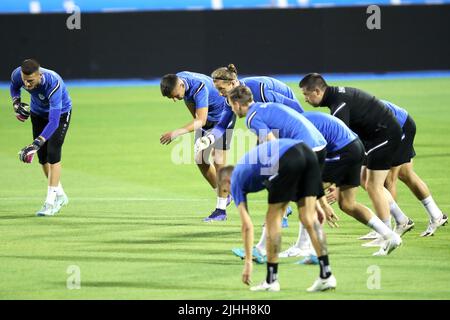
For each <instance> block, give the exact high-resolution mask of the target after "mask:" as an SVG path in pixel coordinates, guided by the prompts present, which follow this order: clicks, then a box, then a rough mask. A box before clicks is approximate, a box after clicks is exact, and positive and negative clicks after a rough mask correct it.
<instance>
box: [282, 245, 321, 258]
mask: <svg viewBox="0 0 450 320" xmlns="http://www.w3.org/2000/svg"><path fill="white" fill-rule="evenodd" d="M315 254H316V253H315V252H314V250H313V249H312V248H311V247H303V248H299V247H297V246H295V245H293V246H292V247H290V248H289V249H287V250H285V251H283V252H281V253H279V254H278V257H279V258H290V257H308V256H310V255H315Z"/></svg>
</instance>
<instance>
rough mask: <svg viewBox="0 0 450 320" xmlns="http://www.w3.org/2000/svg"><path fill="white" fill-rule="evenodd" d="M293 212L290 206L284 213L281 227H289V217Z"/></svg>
mask: <svg viewBox="0 0 450 320" xmlns="http://www.w3.org/2000/svg"><path fill="white" fill-rule="evenodd" d="M291 214H292V208H291V207H290V206H288V207H287V209H286V212H285V214H284V215H283V220H281V227H282V228H287V227H289V222H288V217H289V216H290V215H291Z"/></svg>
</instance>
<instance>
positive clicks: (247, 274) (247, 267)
mask: <svg viewBox="0 0 450 320" xmlns="http://www.w3.org/2000/svg"><path fill="white" fill-rule="evenodd" d="M252 271H253V262H252V261H251V260H250V261H248V260H245V264H244V271H242V282H243V283H245V284H246V285H248V286H249V285H250V284H251V283H252V280H251V278H252Z"/></svg>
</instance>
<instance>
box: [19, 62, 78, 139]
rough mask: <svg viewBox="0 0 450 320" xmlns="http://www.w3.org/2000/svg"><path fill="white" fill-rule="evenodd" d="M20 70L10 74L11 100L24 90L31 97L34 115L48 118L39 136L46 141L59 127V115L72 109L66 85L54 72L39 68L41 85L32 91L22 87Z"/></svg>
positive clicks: (31, 107)
mask: <svg viewBox="0 0 450 320" xmlns="http://www.w3.org/2000/svg"><path fill="white" fill-rule="evenodd" d="M20 70H21V68H20V67H18V68H16V69H14V71H13V72H12V74H11V85H10V93H11V98H13V99H14V98H17V97H20V90H21V89H24V90H26V91H27V92H28V93H29V94H30V96H31V102H30V109H31V112H33V113H34V114H36V115H38V116H40V117H43V118H48V120H49V122H48V124H47V126H46V127H45V128H44V130H43V131H42V133H41V134H40V136H43V137H44V138H45V139H46V140H48V139H49V138H50V137H51V136H52V134H53V133H54V132H55V130H56V129H57V128H58V126H59V119H60V116H61V114H63V113H66V112H69V111H70V110H71V109H72V100H71V99H70V96H69V93H68V91H67V88H66V85H65V84H64V81H63V79H62V78H61V77H60V76H59V74H57V73H56V72H55V71H52V70H49V69H45V68H40V69H39V71H40V72H41V73H42V77H41V83H40V84H39V85H38V86H37V87H35V88H34V89H32V90H27V89H26V88H25V86H24V83H23V80H22V75H21V71H20Z"/></svg>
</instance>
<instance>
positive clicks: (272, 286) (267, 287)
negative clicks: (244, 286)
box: [250, 280, 280, 292]
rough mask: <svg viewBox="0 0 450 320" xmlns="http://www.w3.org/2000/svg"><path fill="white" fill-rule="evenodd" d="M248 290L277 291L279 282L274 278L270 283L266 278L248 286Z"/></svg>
mask: <svg viewBox="0 0 450 320" xmlns="http://www.w3.org/2000/svg"><path fill="white" fill-rule="evenodd" d="M250 291H271V292H278V291H280V283H279V282H278V280H275V281H274V282H272V283H267V282H266V280H264V281H263V282H261V283H260V284H258V285H256V286H253V287H251V288H250Z"/></svg>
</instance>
